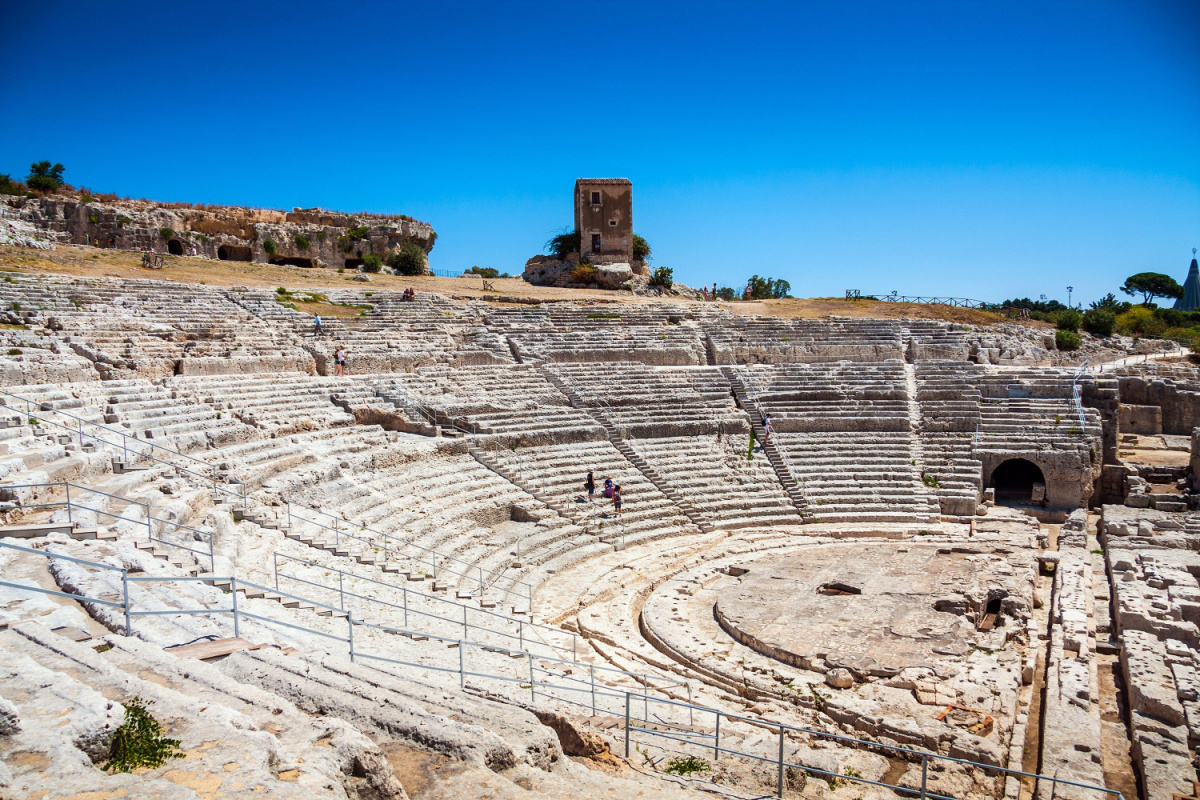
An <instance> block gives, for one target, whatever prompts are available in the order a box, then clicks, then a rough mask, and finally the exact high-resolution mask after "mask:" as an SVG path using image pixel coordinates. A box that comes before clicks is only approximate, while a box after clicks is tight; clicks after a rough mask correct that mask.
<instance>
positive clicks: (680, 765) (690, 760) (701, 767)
mask: <svg viewBox="0 0 1200 800" xmlns="http://www.w3.org/2000/svg"><path fill="white" fill-rule="evenodd" d="M711 769H712V767H710V766H709V765H708V762H707V761H705V760H704V759H703V758H697V757H696V756H688V757H687V758H672V759H671V760H670V761H668V762H667V766H666V767H665V768H663V772H665V773H667V774H668V775H680V776H687V775H693V774H695V773H697V772H708V771H710V770H711Z"/></svg>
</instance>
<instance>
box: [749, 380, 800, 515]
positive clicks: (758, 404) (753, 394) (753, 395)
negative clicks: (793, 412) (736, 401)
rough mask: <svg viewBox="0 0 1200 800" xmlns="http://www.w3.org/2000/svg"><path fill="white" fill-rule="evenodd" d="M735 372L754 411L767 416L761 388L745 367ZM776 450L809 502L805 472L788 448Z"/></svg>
mask: <svg viewBox="0 0 1200 800" xmlns="http://www.w3.org/2000/svg"><path fill="white" fill-rule="evenodd" d="M734 374H735V375H737V376H738V380H740V381H741V382H742V386H743V387H745V389H746V400H748V401H749V402H751V403H753V404H754V413H755V414H757V415H758V418H759V419H763V418H764V417H765V416H766V413H765V411H764V409H763V407H762V401H761V400H759V397H758V395H759V390H758V387H757V385H756V384H755V383H754V382H753V381H751V379H750V377H749V374H748V373H747V372H746V371H745V370H744V369H741V368H738V369H735V370H734ZM750 425H751V428H753V426H754V420H753V419H751V420H750ZM763 450H764V452H765V451H766V445H765V443H764V446H763ZM775 452H776V453H778V454H779V458H780V460H782V461H783V467H784V469H786V470H787V473H788V475H790V476H791V478H792V480H793V481H795V482H796V485H798V486H799V487H800V494H801V495H802V496H803V497H804V498H805V501H806V502H807V500H808V496H809V495H808V483H807V481H805V480H804V474H803V473H801V472H798V471H797V470H796V468H795V467H794V466H793V465H792V458H791V456H789V455H788V453H787V450H785V449H784V448H782V447H779V446H778V445H776V446H775Z"/></svg>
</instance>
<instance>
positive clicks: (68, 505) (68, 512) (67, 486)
mask: <svg viewBox="0 0 1200 800" xmlns="http://www.w3.org/2000/svg"><path fill="white" fill-rule="evenodd" d="M63 486H64V487H66V490H67V524H68V525H70V526H71V527H72V528H74V527H75V521H74V519H73V518H72V517H71V484H70V482H69V481H63Z"/></svg>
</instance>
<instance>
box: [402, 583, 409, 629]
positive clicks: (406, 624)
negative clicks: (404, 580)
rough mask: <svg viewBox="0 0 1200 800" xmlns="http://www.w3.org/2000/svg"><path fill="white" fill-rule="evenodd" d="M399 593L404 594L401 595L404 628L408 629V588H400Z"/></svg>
mask: <svg viewBox="0 0 1200 800" xmlns="http://www.w3.org/2000/svg"><path fill="white" fill-rule="evenodd" d="M400 591H401V592H403V593H404V594H403V596H404V627H406V628H407V627H408V588H407V587H405V586H401V587H400Z"/></svg>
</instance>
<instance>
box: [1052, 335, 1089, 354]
mask: <svg viewBox="0 0 1200 800" xmlns="http://www.w3.org/2000/svg"><path fill="white" fill-rule="evenodd" d="M1054 344H1055V345H1057V346H1058V349H1059V350H1078V349H1079V347H1080V345H1082V344H1083V337H1081V336H1080V335H1079V334H1078V333H1076V332H1075V331H1055V332H1054Z"/></svg>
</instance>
